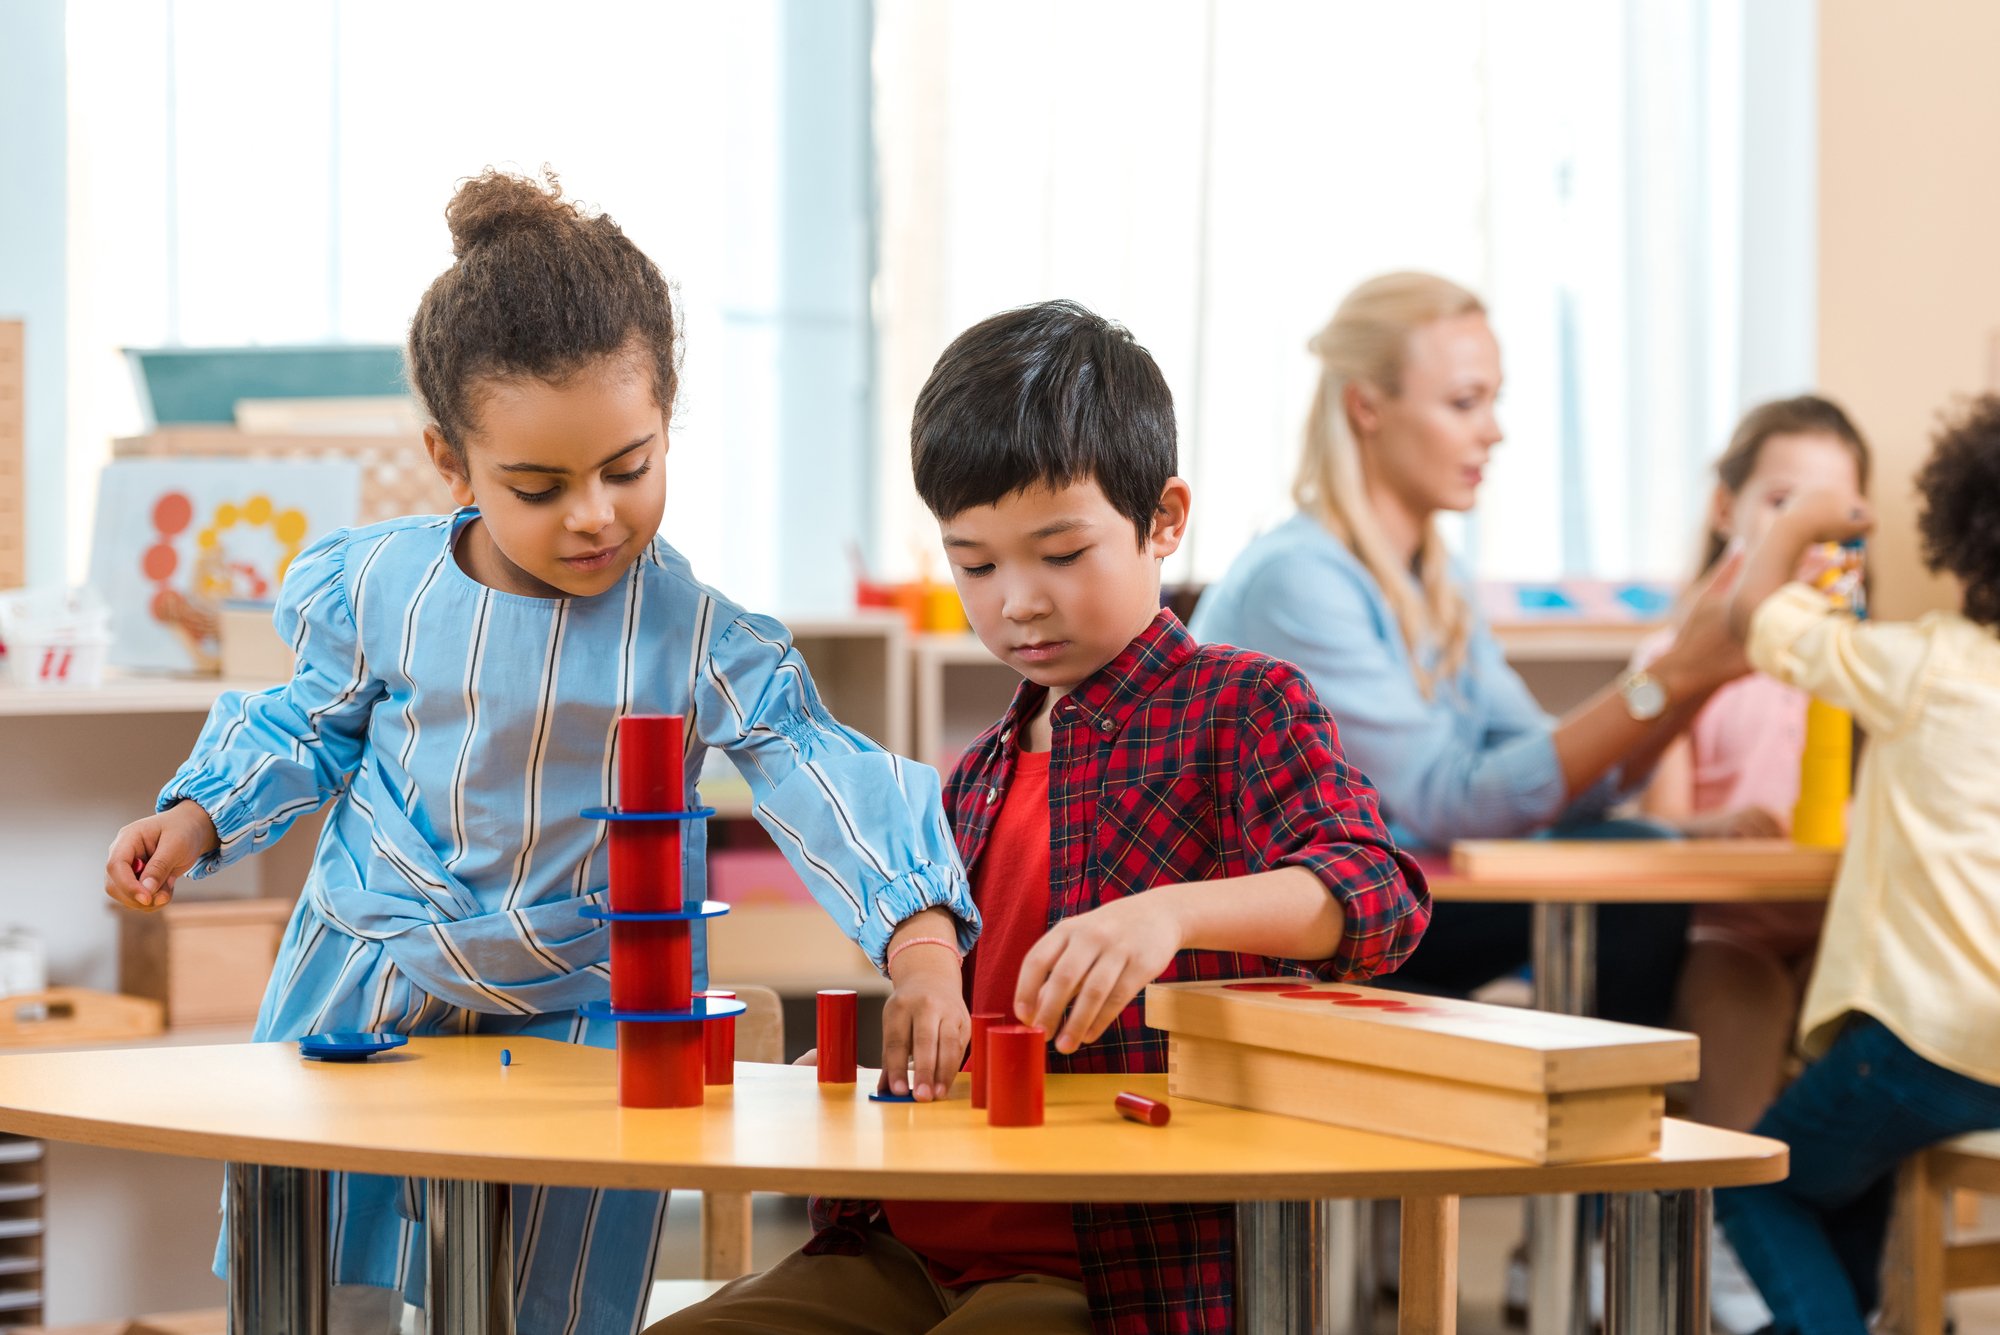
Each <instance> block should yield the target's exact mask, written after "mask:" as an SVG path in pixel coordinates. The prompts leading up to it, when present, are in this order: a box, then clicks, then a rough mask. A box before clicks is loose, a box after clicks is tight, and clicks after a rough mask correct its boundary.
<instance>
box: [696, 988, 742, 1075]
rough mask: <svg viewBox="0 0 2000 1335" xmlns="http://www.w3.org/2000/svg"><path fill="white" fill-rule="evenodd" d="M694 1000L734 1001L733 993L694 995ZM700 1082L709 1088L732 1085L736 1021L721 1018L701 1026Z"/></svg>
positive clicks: (702, 993) (734, 1072)
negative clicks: (701, 998)
mask: <svg viewBox="0 0 2000 1335" xmlns="http://www.w3.org/2000/svg"><path fill="white" fill-rule="evenodd" d="M695 995H696V996H698V997H711V998H714V999H715V1000H717V1001H734V1000H736V994H735V993H734V992H721V991H709V992H697V993H695ZM701 1065H702V1080H703V1081H704V1083H707V1084H711V1085H733V1084H735V1083H736V1017H735V1016H734V1015H725V1016H723V1017H722V1018H721V1019H719V1020H709V1021H707V1022H706V1023H704V1024H703V1025H702V1026H701Z"/></svg>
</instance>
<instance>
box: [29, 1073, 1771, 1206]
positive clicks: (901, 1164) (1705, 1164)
mask: <svg viewBox="0 0 2000 1335" xmlns="http://www.w3.org/2000/svg"><path fill="white" fill-rule="evenodd" d="M503 1047H505V1048H509V1049H511V1051H512V1057H513V1062H512V1064H511V1065H509V1066H506V1067H503V1066H501V1064H500V1050H501V1049H502V1048H503ZM862 1081H863V1083H861V1084H859V1085H848V1086H830V1087H827V1088H824V1089H822V1088H821V1087H820V1086H819V1085H818V1084H817V1081H816V1072H815V1071H813V1070H812V1069H811V1068H809V1067H792V1066H757V1065H751V1064H748V1063H744V1064H739V1065H738V1066H737V1075H736V1084H735V1085H734V1086H733V1087H728V1088H711V1089H710V1090H709V1091H708V1102H707V1104H706V1105H705V1106H704V1107H701V1108H686V1109H673V1110H639V1109H625V1108H620V1107H618V1106H617V1101H616V1097H615V1094H614V1092H613V1091H614V1089H615V1084H616V1059H615V1055H614V1054H613V1053H611V1052H609V1051H605V1050H602V1049H596V1048H587V1047H577V1046H572V1045H569V1044H565V1043H557V1042H553V1041H549V1040H545V1039H524V1038H513V1039H501V1038H488V1037H472V1038H419V1039H413V1040H411V1042H410V1044H409V1045H408V1046H407V1047H405V1048H403V1049H400V1050H399V1051H398V1052H396V1053H394V1054H390V1055H389V1056H387V1057H385V1058H376V1059H373V1060H371V1061H369V1062H367V1063H361V1064H338V1065H336V1064H327V1063H321V1062H312V1061H307V1060H304V1059H302V1058H301V1057H300V1056H299V1055H298V1050H297V1046H296V1045H295V1044H291V1043H262V1044H247V1043H246V1044H234V1045H225V1046H217V1047H196V1048H176V1049H171V1050H158V1049H155V1050H133V1051H121V1052H72V1053H36V1054H23V1055H19V1056H4V1057H0V1130H7V1131H14V1132H19V1133H22V1134H25V1135H31V1136H39V1137H43V1138H46V1139H53V1140H68V1141H81V1142H84V1143H87V1144H95V1145H104V1146H110V1147H114V1148H120V1149H135V1150H148V1151H154V1152H158V1153H166V1154H182V1155H189V1156H193V1157H195V1158H207V1159H236V1160H242V1161H248V1162H258V1163H266V1164H277V1165H284V1166H290V1167H298V1168H317V1169H345V1170H364V1169H365V1170H368V1171H372V1172H379V1173H407V1174H410V1175H413V1176H431V1177H442V1178H457V1179H467V1180H481V1181H501V1182H520V1183H539V1184H545V1185H571V1186H600V1187H651V1188H666V1187H678V1188H684V1189H702V1190H738V1191H742V1190H759V1191H783V1192H790V1193H793V1194H802V1193H807V1192H815V1193H825V1194H837V1195H854V1196H862V1197H879V1196H884V1195H889V1196H900V1197H906V1198H912V1199H932V1200H1111V1201H1137V1200H1153V1201H1172V1200H1183V1201H1185V1200H1212V1201H1226V1200H1298V1199H1312V1198H1333V1197H1367V1196H1404V1195H1525V1194H1533V1193H1537V1192H1567V1191H1638V1190H1646V1189H1662V1190H1672V1189H1685V1188H1690V1187H1697V1186H1740V1185H1746V1184H1750V1183H1760V1182H1773V1181H1777V1180H1778V1179H1780V1178H1782V1177H1783V1176H1784V1174H1785V1170H1786V1151H1785V1147H1784V1146H1783V1145H1781V1144H1779V1143H1778V1142H1777V1141H1773V1140H1766V1139H1762V1138H1759V1137H1755V1136H1747V1135H1741V1134H1738V1133H1735V1132H1729V1131H1721V1130H1717V1129H1715V1128H1712V1127H1703V1126H1696V1125H1694V1124H1692V1123H1686V1122H1677V1121H1673V1120H1669V1121H1668V1122H1667V1123H1666V1126H1665V1134H1664V1140H1663V1145H1662V1149H1661V1150H1660V1151H1659V1152H1658V1153H1656V1154H1654V1155H1651V1156H1648V1157H1646V1158H1643V1159H1624V1160H1616V1161H1610V1162H1604V1163H1593V1164H1568V1165H1561V1166H1543V1165H1537V1164H1531V1163H1526V1162H1522V1161H1519V1160H1512V1159H1502V1158H1498V1157H1496V1156H1493V1155H1488V1154H1479V1153H1474V1152H1471V1151H1467V1150H1457V1149H1451V1148H1448V1147H1446V1146H1441V1145H1430V1144H1425V1143H1422V1142H1419V1141H1412V1140H1404V1139H1401V1138H1399V1137H1394V1136H1384V1135H1376V1134H1372V1133H1369V1132H1363V1131H1351V1130H1347V1129H1344V1128H1340V1127H1331V1126H1323V1125H1320V1124H1319V1123H1316V1122H1307V1121H1301V1120H1298V1119H1294V1118H1288V1117H1279V1116H1275V1115H1272V1114H1266V1113H1253V1112H1243V1111H1239V1110H1237V1109H1232V1108H1223V1107H1218V1106H1215V1105H1212V1104H1203V1103H1195V1102H1191V1101H1188V1100H1184V1099H1175V1100H1172V1101H1171V1103H1172V1106H1173V1120H1172V1121H1171V1122H1170V1123H1169V1124H1168V1125H1167V1126H1165V1127H1159V1128H1155V1127H1149V1126H1142V1125H1140V1124H1138V1123H1135V1122H1128V1121H1125V1120H1124V1119H1122V1118H1120V1117H1119V1116H1117V1114H1116V1113H1115V1111H1114V1110H1113V1107H1112V1100H1113V1097H1114V1096H1115V1095H1116V1094H1117V1093H1118V1092H1119V1091H1120V1090H1127V1089H1129V1090H1135V1091H1137V1092H1139V1093H1143V1094H1146V1095H1147V1096H1149V1097H1152V1098H1159V1099H1164V1098H1166V1077H1165V1076H1161V1075H1056V1076H1051V1077H1049V1081H1048V1120H1047V1123H1046V1124H1045V1125H1044V1126H1041V1127H1034V1128H997V1127H989V1126H988V1125H987V1124H986V1120H985V1114H984V1112H976V1111H974V1110H973V1109H972V1108H971V1107H970V1105H969V1104H968V1103H967V1101H966V1094H967V1091H966V1086H965V1082H964V1081H963V1080H961V1081H960V1082H959V1086H958V1088H957V1089H956V1090H955V1091H954V1093H953V1097H952V1098H951V1099H950V1100H949V1101H948V1102H945V1103H942V1104H876V1103H870V1102H869V1101H868V1098H867V1094H868V1091H869V1090H871V1089H872V1088H873V1087H874V1086H873V1084H872V1073H868V1072H864V1073H863V1075H862Z"/></svg>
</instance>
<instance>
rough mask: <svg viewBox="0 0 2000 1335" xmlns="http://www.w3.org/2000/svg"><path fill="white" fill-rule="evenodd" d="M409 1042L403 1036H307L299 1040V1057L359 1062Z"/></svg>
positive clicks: (315, 1059) (324, 1060)
mask: <svg viewBox="0 0 2000 1335" xmlns="http://www.w3.org/2000/svg"><path fill="white" fill-rule="evenodd" d="M409 1041H410V1040H409V1038H408V1037H407V1036H405V1035H403V1034H307V1035H306V1036H305V1037H304V1038H302V1039H300V1040H299V1055H300V1056H301V1057H310V1058H312V1059H313V1060H314V1061H323V1062H360V1061H367V1060H368V1059H369V1058H370V1057H373V1056H374V1055H375V1054H376V1053H378V1052H387V1051H389V1050H390V1049H391V1048H400V1047H402V1046H403V1044H405V1043H407V1042H409Z"/></svg>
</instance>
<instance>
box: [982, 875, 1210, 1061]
mask: <svg viewBox="0 0 2000 1335" xmlns="http://www.w3.org/2000/svg"><path fill="white" fill-rule="evenodd" d="M1180 949H1181V927H1180V922H1179V920H1178V919H1177V918H1176V917H1175V916H1174V914H1173V912H1172V911H1171V910H1170V909H1168V907H1167V901H1166V898H1165V897H1164V896H1162V895H1160V894H1159V892H1158V891H1157V890H1154V891H1149V892H1148V893H1146V894H1144V895H1131V896H1127V897H1126V898H1124V899H1114V900H1112V901H1111V902H1109V903H1107V904H1101V905H1099V906H1098V907H1097V908H1094V909H1092V910H1091V911H1090V912H1088V913H1085V914H1080V915H1079V916H1077V917H1074V918H1065V919H1064V920H1063V921H1061V922H1059V923H1057V924H1056V925H1055V926H1054V927H1051V928H1050V929H1049V933H1048V935H1047V936H1044V937H1043V938H1042V939H1041V940H1039V941H1037V942H1035V944H1034V946H1033V948H1032V949H1030V950H1029V951H1028V954H1027V958H1026V959H1024V960H1022V961H1021V979H1020V982H1019V983H1018V984H1016V985H1015V989H1014V1013H1015V1014H1016V1015H1017V1016H1019V1017H1020V1019H1021V1023H1023V1024H1033V1025H1040V1026H1041V1027H1042V1029H1043V1030H1045V1031H1046V1032H1048V1033H1051V1034H1055V1036H1056V1039H1055V1042H1056V1051H1057V1052H1062V1053H1070V1052H1075V1051H1076V1050H1077V1049H1078V1048H1080V1047H1082V1046H1083V1045H1084V1044H1085V1043H1093V1042H1095V1041H1096V1040H1097V1037H1098V1036H1099V1035H1100V1034H1102V1033H1103V1032H1104V1031H1105V1030H1106V1029H1108V1028H1110V1027H1111V1022H1112V1021H1113V1020H1116V1019H1117V1018H1118V1013H1119V1012H1120V1011H1122V1010H1124V1009H1125V1007H1126V1006H1127V1005H1128V1004H1130V1003H1131V1000H1132V998H1134V997H1136V996H1138V995H1139V992H1140V990H1141V989H1142V988H1144V987H1145V986H1146V984H1148V983H1150V982H1152V981H1153V980H1154V979H1155V978H1158V977H1159V976H1160V975H1161V974H1163V973H1165V972H1166V971H1167V966H1168V965H1169V964H1172V963H1173V960H1174V956H1175V955H1176V954H1177V953H1178V952H1179V951H1180ZM1064 1008H1068V1010H1069V1018H1068V1020H1067V1021H1065V1022H1064V1023H1063V1027H1062V1030H1061V1032H1060V1033H1058V1032H1057V1031H1056V1022H1057V1021H1059V1020H1062V1019H1063V1010H1064Z"/></svg>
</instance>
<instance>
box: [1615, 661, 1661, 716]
mask: <svg viewBox="0 0 2000 1335" xmlns="http://www.w3.org/2000/svg"><path fill="white" fill-rule="evenodd" d="M1666 708H1667V688H1666V687H1664V686H1662V685H1660V683H1659V681H1658V679H1657V678H1654V677H1649V676H1647V675H1645V674H1644V673H1641V674H1639V675H1638V676H1636V677H1633V678H1631V679H1630V680H1628V681H1627V682H1626V683H1625V711H1626V712H1627V713H1628V714H1630V715H1631V716H1632V717H1633V718H1635V719H1639V720H1641V721H1644V720H1646V719H1656V718H1658V717H1659V716H1660V715H1661V714H1662V713H1664V712H1665V711H1666Z"/></svg>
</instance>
